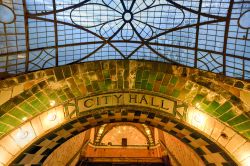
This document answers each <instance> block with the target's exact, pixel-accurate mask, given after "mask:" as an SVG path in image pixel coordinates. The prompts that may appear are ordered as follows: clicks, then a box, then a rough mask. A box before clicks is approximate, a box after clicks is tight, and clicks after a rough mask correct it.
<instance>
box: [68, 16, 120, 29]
mask: <svg viewBox="0 0 250 166" xmlns="http://www.w3.org/2000/svg"><path fill="white" fill-rule="evenodd" d="M70 19H71V21H72V22H73V23H74V25H77V26H81V25H78V24H76V23H75V22H74V21H73V20H72V18H71V17H70ZM117 20H122V18H117V19H114V20H109V21H106V22H104V23H101V24H97V25H94V26H81V27H84V28H96V27H98V26H100V25H101V26H104V25H105V24H108V23H110V22H113V21H117Z"/></svg>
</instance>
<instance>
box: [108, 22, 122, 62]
mask: <svg viewBox="0 0 250 166" xmlns="http://www.w3.org/2000/svg"><path fill="white" fill-rule="evenodd" d="M125 25H126V23H125V22H124V23H123V24H122V26H121V27H120V28H118V30H117V31H116V32H115V33H114V34H113V35H112V36H111V37H110V38H109V39H108V40H107V43H108V44H109V45H110V46H111V47H113V48H114V49H115V50H116V51H118V53H119V54H120V55H121V56H122V57H123V58H124V59H125V58H126V56H125V55H124V54H123V53H122V52H121V51H120V50H119V49H117V48H116V47H115V46H114V45H113V44H111V42H110V41H111V40H112V39H113V38H114V37H115V36H116V35H117V34H118V33H119V32H120V31H121V30H122V28H123V27H124V26H125Z"/></svg>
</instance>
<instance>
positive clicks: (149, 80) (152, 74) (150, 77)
mask: <svg viewBox="0 0 250 166" xmlns="http://www.w3.org/2000/svg"><path fill="white" fill-rule="evenodd" d="M155 79H156V74H155V72H150V74H149V78H148V82H150V83H153V82H154V81H155Z"/></svg>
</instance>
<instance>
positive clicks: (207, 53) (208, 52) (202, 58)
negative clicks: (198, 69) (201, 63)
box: [197, 52, 210, 60]
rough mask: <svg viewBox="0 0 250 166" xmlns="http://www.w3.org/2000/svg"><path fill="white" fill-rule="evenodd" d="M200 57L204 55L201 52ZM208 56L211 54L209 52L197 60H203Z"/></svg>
mask: <svg viewBox="0 0 250 166" xmlns="http://www.w3.org/2000/svg"><path fill="white" fill-rule="evenodd" d="M199 54H200V55H202V54H201V53H200V52H199ZM208 54H210V53H209V52H207V53H206V54H205V55H202V56H201V57H200V58H197V59H198V60H201V59H203V58H205V57H206V56H207V55H208Z"/></svg>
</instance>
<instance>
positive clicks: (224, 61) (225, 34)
mask: <svg viewBox="0 0 250 166" xmlns="http://www.w3.org/2000/svg"><path fill="white" fill-rule="evenodd" d="M233 4H234V0H230V4H229V7H228V11H227V17H226V24H225V33H224V45H223V74H224V75H225V76H226V56H227V39H228V32H229V27H230V18H231V14H232V10H233ZM241 70H242V69H241ZM242 76H243V75H242ZM242 79H244V76H243V77H242Z"/></svg>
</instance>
